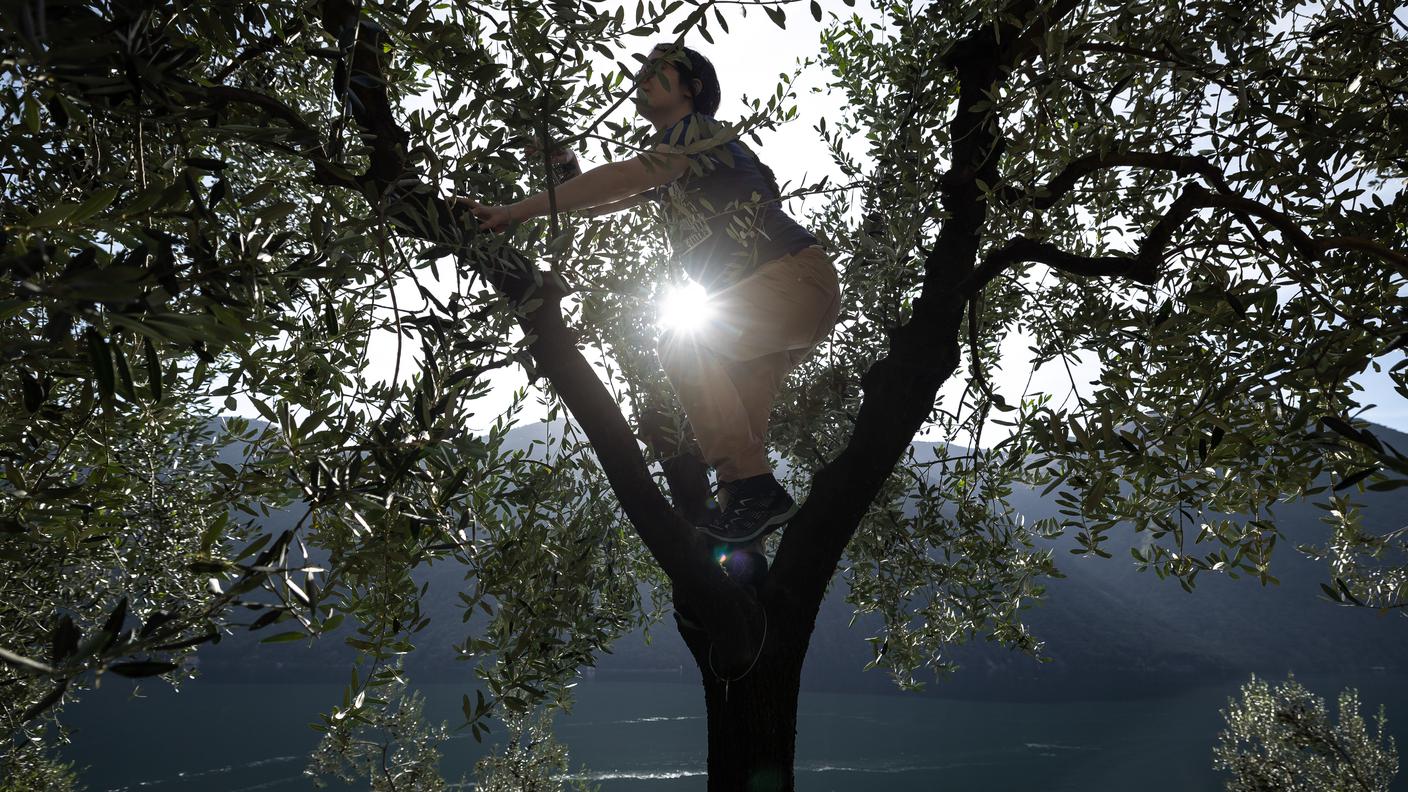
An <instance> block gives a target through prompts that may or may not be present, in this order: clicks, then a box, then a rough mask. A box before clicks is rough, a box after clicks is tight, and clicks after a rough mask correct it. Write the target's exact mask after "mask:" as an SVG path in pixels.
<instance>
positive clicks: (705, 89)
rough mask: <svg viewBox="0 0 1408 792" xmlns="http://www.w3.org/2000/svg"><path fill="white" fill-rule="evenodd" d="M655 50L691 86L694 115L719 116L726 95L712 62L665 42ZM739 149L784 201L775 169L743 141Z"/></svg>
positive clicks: (740, 141) (777, 197)
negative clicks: (678, 54) (720, 103)
mask: <svg viewBox="0 0 1408 792" xmlns="http://www.w3.org/2000/svg"><path fill="white" fill-rule="evenodd" d="M655 49H657V50H664V51H665V53H666V54H665V55H663V56H662V57H668V58H669V59H670V62H671V63H673V64H674V65H675V71H676V72H678V73H679V75H680V84H681V85H686V86H689V91H690V94H691V95H692V97H693V98H692V101H693V103H694V111H695V112H696V113H703V114H704V115H707V116H712V115H714V113H716V112H718V110H719V101H720V100H721V99H722V98H723V91H722V90H721V89H720V87H719V75H718V73H717V72H715V71H714V64H713V63H710V62H709V59H708V58H706V57H704V55H703V54H702V53H700V52H699V51H698V50H695V49H693V48H691V47H686V46H684V45H683V44H675V42H673V41H665V42H661V43H659V44H656V45H655ZM676 52H679V53H681V55H680V57H670V56H671V55H673V54H674V53H676ZM694 80H699V85H700V88H699V92H698V93H695V92H694ZM738 145H740V146H742V147H743V150H744V151H746V152H748V156H750V157H752V158H753V162H755V163H757V165H758V170H760V171H762V173H763V175H764V176H765V177H767V180H768V182H769V183H771V184H772V197H773V198H774V199H776V200H780V199H781V198H782V189H781V188H780V187H778V186H777V177H776V176H774V175H773V172H772V168H769V167H768V166H767V165H764V164H763V161H762V160H760V159H758V155H757V154H755V153H753V149H751V148H749V147H748V144H746V143H744V142H743V139H742V138H739V139H738Z"/></svg>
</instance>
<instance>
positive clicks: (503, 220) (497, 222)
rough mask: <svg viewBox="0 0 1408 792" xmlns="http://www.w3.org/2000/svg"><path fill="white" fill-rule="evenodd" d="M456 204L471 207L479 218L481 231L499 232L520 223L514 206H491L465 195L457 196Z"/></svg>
mask: <svg viewBox="0 0 1408 792" xmlns="http://www.w3.org/2000/svg"><path fill="white" fill-rule="evenodd" d="M455 204H456V205H458V206H465V205H467V206H469V209H470V211H471V212H472V213H473V214H474V216H475V217H477V218H479V230H480V231H485V230H488V231H495V232H499V231H503V230H504V229H506V228H508V227H509V226H510V225H513V224H514V223H516V222H518V218H517V217H516V216H515V215H514V211H513V207H512V206H489V205H486V204H482V203H479V202H478V201H476V200H474V199H472V198H467V197H465V196H463V195H456V196H455Z"/></svg>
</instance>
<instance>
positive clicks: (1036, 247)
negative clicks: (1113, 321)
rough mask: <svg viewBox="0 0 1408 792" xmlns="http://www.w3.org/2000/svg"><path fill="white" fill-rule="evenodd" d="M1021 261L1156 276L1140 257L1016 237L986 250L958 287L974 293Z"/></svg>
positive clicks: (1093, 272)
mask: <svg viewBox="0 0 1408 792" xmlns="http://www.w3.org/2000/svg"><path fill="white" fill-rule="evenodd" d="M1024 261H1035V262H1038V263H1041V264H1045V265H1047V266H1048V267H1052V268H1054V269H1058V270H1060V271H1062V272H1067V273H1070V274H1072V275H1086V276H1096V277H1126V278H1130V279H1132V280H1136V281H1139V282H1140V283H1148V284H1153V283H1155V282H1156V281H1157V280H1158V277H1159V272H1158V269H1157V268H1155V267H1154V266H1152V265H1151V263H1150V262H1149V261H1148V260H1145V259H1144V258H1143V257H1138V256H1081V255H1077V254H1075V253H1069V252H1067V251H1064V250H1061V249H1060V248H1058V247H1056V246H1055V245H1053V244H1051V243H1050V242H1043V241H1041V240H1037V239H1029V238H1027V237H1017V238H1015V239H1012V240H1011V241H1009V242H1007V244H1005V245H1003V246H1002V247H1000V248H998V249H997V250H995V251H993V252H992V253H989V254H988V255H987V256H986V257H985V258H984V259H983V262H982V263H981V264H979V265H978V267H977V269H975V270H974V271H973V275H972V277H971V278H969V279H968V280H966V281H964V283H963V285H962V287H961V288H962V289H963V290H964V291H967V292H971V293H977V291H978V290H980V289H981V288H982V287H983V286H985V285H987V284H988V283H989V282H991V281H992V280H993V279H994V278H996V277H997V276H998V275H1000V274H1002V273H1003V272H1004V271H1005V270H1006V269H1007V268H1008V267H1010V266H1012V265H1014V264H1018V263H1021V262H1024Z"/></svg>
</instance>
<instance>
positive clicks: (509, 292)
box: [323, 0, 758, 662]
mask: <svg viewBox="0 0 1408 792" xmlns="http://www.w3.org/2000/svg"><path fill="white" fill-rule="evenodd" d="M358 17H359V14H358V10H357V7H356V6H355V5H353V3H352V2H350V1H349V0H329V1H328V2H326V3H325V4H324V7H323V25H324V27H325V28H326V29H327V30H328V31H329V32H330V33H332V34H333V35H334V36H337V37H338V39H339V40H340V41H347V40H349V39H350V38H351V34H350V32H351V30H352V28H353V27H354V26H355V27H356V29H357V33H356V37H355V43H354V44H353V46H352V47H351V57H350V63H349V64H348V68H349V79H348V80H346V81H345V83H344V85H345V87H344V88H342V89H341V90H343V91H344V92H345V95H342V96H339V99H341V100H343V101H345V102H348V103H349V104H350V106H351V108H352V111H353V115H354V118H355V120H356V121H357V123H358V124H359V125H360V126H361V127H363V128H364V129H365V130H366V131H368V132H371V133H372V134H374V135H375V138H374V145H373V146H372V150H371V153H370V161H369V164H368V168H367V172H366V173H365V174H364V175H362V176H360V177H358V179H359V181H362V182H364V183H365V184H366V185H367V186H369V187H371V188H373V194H374V195H376V196H377V197H378V198H380V199H382V200H383V201H387V202H388V206H387V207H386V211H387V215H388V220H391V221H394V222H396V223H397V224H398V225H400V226H402V227H403V228H406V229H407V230H408V231H410V232H411V233H413V234H416V235H420V236H423V237H424V238H427V239H430V240H431V241H433V242H437V243H448V244H452V245H454V247H455V248H456V249H457V250H458V251H459V252H460V253H461V257H462V260H463V261H464V262H465V263H467V264H468V265H470V266H471V267H473V268H474V269H475V271H476V272H477V273H478V274H479V275H480V276H482V277H483V278H484V279H485V280H486V281H487V282H488V283H490V284H491V285H492V286H494V287H495V288H496V289H497V290H499V291H500V292H501V293H502V294H504V295H505V296H506V297H508V298H509V299H510V301H511V302H512V303H514V304H515V305H517V306H523V305H524V304H526V303H527V302H528V300H529V299H530V298H537V299H539V300H541V302H539V303H538V304H537V305H536V307H533V308H531V309H529V310H523V309H521V308H520V310H521V311H522V312H523V318H522V319H521V320H520V324H521V326H522V328H523V331H524V333H525V334H526V335H529V336H533V337H535V340H534V341H533V343H532V344H531V345H529V347H528V351H529V353H530V354H531V355H532V357H533V359H534V362H535V364H536V367H537V370H538V372H539V373H540V374H541V375H543V376H544V377H546V379H547V380H548V382H550V383H551V385H552V387H553V388H554V390H556V392H557V393H558V395H559V396H560V397H561V398H562V400H563V402H564V403H565V404H566V406H567V408H568V410H569V411H571V413H572V416H573V417H574V418H575V419H576V421H577V423H578V424H579V425H580V426H581V427H582V430H583V432H584V433H585V434H586V435H587V438H588V440H590V442H591V445H592V449H593V451H594V452H595V453H596V456H597V459H598V460H599V461H600V463H601V467H602V470H603V471H604V472H605V474H606V477H607V479H608V481H609V482H610V483H611V487H612V490H613V491H614V492H615V493H616V496H617V498H618V499H619V501H620V503H621V506H622V508H623V509H624V510H625V512H626V515H627V517H628V518H629V519H630V521H631V523H632V525H633V526H634V527H635V530H636V532H637V533H638V534H639V535H640V537H641V539H642V541H643V542H644V543H645V545H646V547H647V548H648V549H649V551H650V553H651V555H653V556H654V557H655V559H656V561H657V562H658V563H659V564H660V566H661V568H662V569H663V570H664V571H665V573H666V574H667V575H668V576H669V577H670V579H671V581H672V582H673V583H674V586H675V591H676V594H677V596H683V597H684V598H686V599H687V600H689V601H691V602H697V603H699V604H700V606H701V607H698V608H696V609H694V610H695V612H696V613H697V618H698V619H699V620H700V621H701V622H703V625H704V627H705V628H706V629H707V631H708V633H709V635H710V637H711V638H712V639H713V640H714V641H715V642H716V643H717V645H718V649H719V655H720V657H721V658H728V657H733V658H736V657H739V656H742V655H743V654H745V653H746V652H748V651H750V647H755V646H756V645H757V643H758V636H757V634H756V633H757V629H758V620H757V618H756V615H757V602H756V600H755V598H754V596H753V594H752V592H751V591H749V590H747V589H745V588H744V587H742V586H740V585H738V584H737V583H735V582H734V581H732V580H730V579H729V578H728V577H727V576H726V575H725V574H724V572H723V570H722V569H721V568H720V567H719V566H718V565H717V564H716V563H714V562H713V561H712V552H711V548H710V547H709V544H708V543H707V541H705V540H706V537H704V535H703V534H702V533H700V532H699V531H697V530H695V529H694V527H693V526H692V525H690V524H689V523H688V522H687V521H686V520H685V518H684V517H683V516H682V515H681V514H680V513H679V512H678V511H676V510H675V509H674V508H672V507H671V506H670V504H669V503H668V502H667V501H666V500H665V497H664V495H663V494H662V493H661V492H660V489H659V488H658V487H657V486H656V484H655V482H654V480H653V479H652V478H651V476H650V474H649V471H648V470H647V468H646V465H645V461H644V459H643V457H642V456H641V452H640V448H639V446H638V445H637V441H636V436H635V434H634V433H633V432H632V431H631V429H630V426H629V425H628V424H627V422H626V419H625V417H624V416H623V415H622V413H621V409H620V406H619V405H618V404H617V402H616V400H615V398H613V397H612V395H611V393H610V392H609V391H608V390H607V389H606V387H605V386H604V385H603V384H602V382H601V380H600V378H599V377H598V376H597V374H596V372H595V371H593V370H592V368H591V366H590V365H589V364H588V362H587V360H586V359H585V358H584V357H583V356H582V354H581V351H580V350H579V349H578V348H577V338H576V336H575V334H574V333H573V332H572V330H571V329H570V328H569V327H568V326H567V325H566V323H565V321H564V319H563V316H562V311H561V306H560V301H561V298H562V297H563V296H565V295H566V294H567V293H568V288H567V285H566V284H565V283H563V282H562V281H561V280H560V279H559V278H557V277H556V276H555V275H554V274H553V273H551V272H544V271H541V270H539V269H537V267H535V266H534V265H532V264H531V262H529V261H528V259H527V257H525V256H524V255H523V254H522V253H521V252H519V251H517V250H515V249H514V248H512V247H510V246H508V245H504V244H499V243H498V240H495V242H494V244H491V245H490V246H488V249H487V250H486V249H484V248H481V247H479V246H478V244H477V243H479V242H480V241H481V239H480V232H479V231H478V224H477V222H475V221H474V219H473V218H472V216H469V213H468V212H461V211H455V210H452V209H451V207H450V206H449V204H448V203H447V202H446V201H445V200H444V199H443V198H442V197H441V196H440V195H439V193H438V190H436V189H435V188H434V187H432V186H431V185H428V184H425V183H424V182H423V181H422V180H421V179H419V178H418V177H417V176H416V175H415V174H414V173H412V172H408V171H407V169H406V163H407V161H408V156H407V150H406V141H407V134H406V132H405V131H404V130H402V129H401V128H400V127H399V126H398V125H397V123H396V120H395V117H394V116H393V114H392V105H391V101H390V98H389V97H388V95H387V90H386V83H385V80H384V78H383V74H384V70H383V65H382V59H383V58H385V57H389V55H388V54H387V50H389V45H390V44H391V41H390V39H389V38H388V37H387V36H386V34H385V31H384V30H382V29H381V28H380V26H378V25H377V24H376V23H374V22H372V21H370V20H366V19H359V18H358ZM384 47H385V48H386V49H385V50H384ZM706 604H707V607H705V605H706ZM725 662H728V661H727V660H725ZM745 662H746V661H745Z"/></svg>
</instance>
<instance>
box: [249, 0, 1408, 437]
mask: <svg viewBox="0 0 1408 792" xmlns="http://www.w3.org/2000/svg"><path fill="white" fill-rule="evenodd" d="M615 5H616V4H611V3H602V6H603V7H604V8H603V10H607V11H611V10H614V8H615ZM624 5H625V6H626V13H627V15H628V17H631V15H632V14H633V13H634V8H635V3H633V2H628V3H624ZM865 5H866V4H865V3H864V2H857V7H856V8H855V9H851V8H849V7H847V6H845V5H844V4H843V3H842V2H840V0H821V6H822V8H823V9H824V10H825V12H826V13H825V15H824V16H823V19H824V20H826V21H830V15H831V13H833V12H834V13H835V14H837V15H838V16H847V15H849V14H851V13H855V12H859V13H861V14H862V15H863V16H864V17H865V18H866V19H868V20H872V21H874V22H876V23H879V24H881V25H883V24H884V23H885V20H884V17H883V16H882V15H880V14H878V13H877V12H875V11H874V10H873V9H869V10H868V9H864V8H862V7H863V6H865ZM717 7H718V8H720V9H722V10H723V12H724V14H725V16H726V18H727V19H728V22H729V29H730V32H729V33H728V34H724V33H723V32H722V31H721V30H719V29H718V27H717V25H716V24H711V25H710V33H711V34H712V35H713V36H714V39H715V42H716V43H715V44H712V45H711V44H709V43H708V42H706V41H704V40H703V39H702V38H701V37H699V36H698V35H691V36H689V37H687V38H686V40H685V43H686V44H687V45H688V46H690V47H693V48H694V49H696V50H698V51H700V52H702V53H703V54H704V55H705V56H706V57H708V58H709V59H710V60H711V61H712V62H713V64H714V66H715V68H716V69H717V71H718V74H719V79H720V82H721V84H722V88H723V101H722V104H721V105H720V107H719V110H718V113H717V114H716V115H717V116H718V117H719V118H720V119H721V120H737V119H738V118H740V117H741V116H742V115H744V114H745V112H746V110H747V109H748V108H747V105H745V104H744V102H743V100H744V99H745V98H749V97H752V98H757V99H759V100H764V101H765V100H766V98H767V97H768V96H769V95H771V94H772V93H773V91H774V90H775V88H776V85H777V82H778V79H779V78H778V75H779V74H780V73H788V74H790V73H791V72H792V71H793V69H794V68H795V66H796V63H797V61H799V60H802V59H805V58H807V57H808V56H814V55H815V54H816V52H817V51H818V49H819V48H820V31H821V27H822V26H821V25H820V24H818V23H817V22H815V21H814V20H813V19H812V16H811V14H810V13H809V12H808V10H807V6H806V4H805V3H795V4H791V5H789V6H787V9H788V15H787V28H786V30H785V31H784V30H780V29H779V28H778V27H777V26H776V25H775V24H774V23H773V22H772V21H771V20H770V19H769V18H768V16H767V15H766V14H765V13H763V12H762V10H761V9H758V8H754V9H753V10H751V11H750V12H749V13H748V15H747V17H746V18H745V17H744V16H743V14H742V12H743V6H741V5H737V4H721V5H719V6H717ZM682 10H683V11H685V12H687V11H688V10H689V8H688V7H684V8H683V9H682ZM679 16H680V18H682V17H683V14H681V15H679ZM675 21H677V20H672V21H670V22H668V23H667V24H666V25H665V26H664V29H665V30H666V31H667V33H665V34H661V35H657V36H651V37H647V38H640V39H635V40H633V41H632V45H633V46H634V48H635V51H638V52H640V53H642V54H643V53H644V52H646V51H648V49H649V47H650V45H651V44H653V43H654V42H656V41H659V40H665V39H672V38H673V36H670V35H669V34H668V30H670V29H671V28H673V27H674V24H675ZM620 60H622V61H623V62H626V63H634V61H632V60H629V59H628V57H627V56H625V55H624V54H623V56H622V58H621V59H620ZM597 68H599V69H601V70H603V71H611V70H613V69H614V68H615V67H614V65H613V63H612V62H611V61H609V60H608V59H606V58H602V57H598V62H597ZM828 76H829V74H828V72H826V71H825V70H824V69H821V68H817V67H813V68H812V69H810V70H809V71H808V72H807V73H804V74H803V75H802V77H801V78H800V79H799V80H798V82H797V83H796V84H795V86H794V91H795V94H796V103H797V105H798V114H799V115H798V118H797V119H795V120H793V121H791V122H788V123H785V124H783V125H781V126H780V127H779V128H778V129H777V130H776V131H772V132H769V131H766V130H760V131H759V132H758V135H759V137H760V138H761V140H762V145H761V146H755V147H754V148H755V150H756V151H757V152H758V154H759V156H760V158H762V160H763V161H764V162H766V163H767V164H768V165H770V166H771V167H772V169H773V170H774V172H775V173H776V174H777V177H778V180H779V182H787V181H791V182H792V185H793V188H795V186H796V185H798V184H800V183H802V182H804V181H805V182H808V183H810V182H815V181H816V180H817V179H819V178H820V177H821V176H822V175H824V174H829V175H830V176H831V183H833V184H844V183H845V182H846V179H845V177H844V176H843V175H842V174H841V173H840V171H839V170H838V169H837V168H836V167H835V166H834V164H833V163H832V161H831V157H830V153H829V151H828V150H827V149H826V147H825V145H824V143H823V141H822V140H821V137H820V135H819V134H817V132H816V130H815V126H816V125H817V123H818V122H819V120H820V119H821V118H822V117H823V116H827V117H830V118H833V119H834V118H837V117H838V116H839V114H840V111H841V109H842V105H843V100H844V97H843V96H842V95H840V94H839V93H837V94H836V95H830V96H828V95H827V94H826V93H825V92H815V93H814V92H813V91H812V89H813V88H821V87H822V86H823V85H824V84H825V82H826V78H827V77H828ZM612 120H613V121H617V122H626V123H630V124H633V125H643V124H645V123H647V122H646V121H645V120H644V119H642V118H640V117H638V116H637V115H636V114H635V112H634V107H633V105H632V103H631V102H630V101H627V102H625V103H623V104H622V106H621V107H620V108H619V109H618V111H617V114H616V115H614V116H613V117H612ZM864 143H865V141H864V140H863V139H862V140H860V141H859V142H858V143H857V144H856V145H854V146H850V147H848V151H849V152H850V153H851V154H852V155H853V156H855V157H857V158H858V160H859V161H860V162H861V163H862V164H866V165H868V164H869V163H868V160H867V158H865V157H864V151H863V149H864ZM577 154H578V157H579V160H580V162H581V164H582V166H583V168H584V169H588V168H591V167H593V166H596V165H599V164H602V162H601V160H600V159H599V157H600V155H599V153H598V152H597V151H596V147H595V146H591V147H583V148H578V149H577ZM445 187H446V189H447V190H448V189H449V186H448V185H446V186H445ZM809 201H816V199H812V198H801V199H797V198H794V199H791V200H790V201H789V202H788V203H787V205H786V208H787V210H788V212H789V214H791V215H792V216H793V217H794V218H796V219H798V220H799V221H801V222H803V223H804V224H806V220H805V217H806V215H807V208H808V206H809ZM816 205H818V206H819V202H817V203H816ZM397 295H398V298H399V299H400V300H401V305H402V306H403V308H405V307H407V306H412V307H413V306H418V305H420V304H421V300H420V299H419V297H418V296H416V295H415V293H414V291H413V289H410V288H407V289H404V290H401V289H398V291H397ZM417 346H418V345H415V344H407V345H406V347H405V348H404V349H403V356H404V357H405V358H407V359H403V361H402V367H401V376H402V377H406V376H408V374H409V372H410V371H411V370H412V369H411V366H414V363H413V362H412V363H409V365H408V359H410V358H412V356H413V355H414V353H415V351H416V350H417ZM1027 346H1028V340H1027V339H1026V338H1023V337H1020V336H1013V337H1010V338H1009V339H1008V341H1007V343H1006V349H1005V351H1007V352H1009V353H1010V354H1008V355H1005V356H1004V361H1006V362H1004V366H1003V370H1002V371H1001V372H1000V373H999V375H998V377H997V378H996V379H995V384H996V385H997V387H998V389H999V391H1001V392H1002V394H1003V395H1004V396H1005V397H1006V398H1007V400H1008V401H1009V402H1015V401H1016V400H1017V399H1018V397H1019V396H1020V395H1021V394H1022V392H1023V390H1024V388H1029V389H1030V391H1032V392H1039V391H1045V392H1049V393H1052V394H1053V395H1054V397H1055V400H1056V402H1058V403H1059V402H1060V401H1061V400H1062V399H1063V398H1065V397H1067V396H1068V394H1069V392H1070V381H1069V375H1068V373H1067V371H1066V369H1065V367H1064V366H1062V365H1061V364H1060V362H1059V361H1058V362H1056V363H1053V364H1049V365H1047V366H1044V367H1043V368H1042V369H1041V370H1040V371H1037V372H1035V373H1033V372H1031V370H1030V367H1029V366H1027V365H1026V364H1025V358H1026V356H1027ZM369 353H370V357H371V360H372V364H373V370H374V371H377V372H378V373H379V374H380V376H383V377H386V378H389V377H390V376H391V372H392V360H393V359H394V357H395V340H394V338H393V337H392V336H391V335H390V334H386V335H384V336H383V337H381V338H377V339H374V340H373V343H372V348H371V349H370V350H369ZM598 372H599V373H602V370H601V368H600V366H599V365H598ZM1073 373H1074V376H1075V380H1076V382H1077V383H1078V384H1079V385H1080V386H1081V388H1082V389H1084V390H1087V391H1088V390H1089V389H1090V388H1091V386H1090V385H1089V382H1090V381H1091V380H1093V379H1094V378H1095V374H1096V373H1097V369H1096V368H1095V367H1094V366H1093V365H1085V366H1080V367H1076V368H1074V370H1073ZM1029 376H1030V378H1031V379H1030V385H1028V378H1029ZM489 378H490V381H491V382H492V383H493V386H494V390H493V394H492V395H491V396H490V397H488V398H486V399H483V400H480V401H478V402H476V403H475V407H474V409H475V412H476V415H475V417H474V418H473V419H471V421H470V426H469V427H467V428H469V429H470V430H471V431H475V432H481V431H483V430H484V429H486V428H487V427H488V426H489V425H490V424H491V423H492V422H493V420H494V418H495V416H497V415H498V414H499V413H500V412H502V411H503V410H504V409H505V408H506V407H507V406H508V405H509V404H510V403H511V401H512V400H513V396H514V392H515V391H516V390H518V389H520V388H523V387H525V386H526V384H527V379H526V377H525V376H524V375H523V373H522V371H521V370H520V369H518V368H516V367H510V368H505V369H500V370H497V371H495V372H493V373H492V374H490V375H489ZM1359 382H1360V384H1362V385H1363V386H1364V388H1365V391H1366V393H1365V394H1364V399H1363V401H1364V403H1366V404H1377V405H1380V406H1379V407H1377V408H1375V409H1372V410H1370V411H1368V412H1366V413H1365V414H1364V416H1363V417H1365V418H1367V419H1369V420H1372V421H1376V422H1378V423H1382V424H1385V425H1388V426H1391V427H1394V428H1398V429H1401V430H1405V431H1408V402H1405V400H1404V399H1402V398H1401V397H1399V396H1398V395H1397V394H1396V393H1395V392H1394V391H1393V387H1392V383H1391V382H1390V381H1389V380H1388V378H1387V376H1386V375H1383V374H1379V375H1368V376H1365V377H1362V378H1360V379H1359ZM964 383H965V379H964V377H962V376H957V375H956V376H955V377H954V378H953V379H951V380H950V381H949V382H948V383H946V384H945V385H944V386H943V388H942V389H941V390H940V394H939V403H940V404H941V405H943V406H945V407H946V408H951V407H952V406H953V405H954V404H956V403H957V399H958V396H959V394H960V393H961V391H962V389H963V386H964ZM240 407H241V409H240V410H239V412H241V413H243V414H253V410H252V409H251V410H246V409H244V408H247V407H248V405H247V404H243V403H242V404H240ZM545 414H546V406H545V405H544V404H542V403H540V401H539V399H537V398H534V397H533V396H530V398H529V399H528V400H527V403H526V406H525V409H524V410H523V412H522V413H521V414H520V416H519V420H520V422H531V421H537V420H541V419H542V418H544V417H545ZM993 417H998V418H1000V417H1001V415H1000V414H998V415H994V416H993ZM1004 432H1005V430H1004V429H1003V428H1002V427H998V426H995V425H989V426H988V427H987V428H985V430H984V438H983V439H984V444H985V445H986V444H987V443H988V442H991V441H995V440H996V439H998V438H1000V437H1001V436H1002V435H1003V433H1004ZM921 437H923V435H921Z"/></svg>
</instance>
